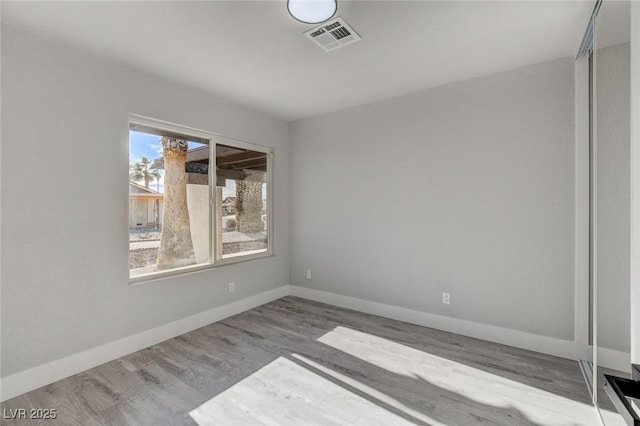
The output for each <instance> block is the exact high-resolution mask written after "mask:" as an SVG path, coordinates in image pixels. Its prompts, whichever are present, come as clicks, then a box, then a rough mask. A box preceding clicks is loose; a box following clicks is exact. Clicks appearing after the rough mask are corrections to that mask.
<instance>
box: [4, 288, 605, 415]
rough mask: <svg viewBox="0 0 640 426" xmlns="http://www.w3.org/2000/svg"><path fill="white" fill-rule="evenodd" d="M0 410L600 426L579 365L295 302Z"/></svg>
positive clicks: (87, 373)
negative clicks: (591, 425) (49, 409)
mask: <svg viewBox="0 0 640 426" xmlns="http://www.w3.org/2000/svg"><path fill="white" fill-rule="evenodd" d="M2 408H3V409H4V410H8V409H12V410H15V409H18V408H26V409H30V408H45V409H46V408H55V409H57V414H58V418H57V421H56V422H57V423H59V424H64V425H94V424H100V425H129V424H141V425H164V424H167V425H168V424H171V425H183V424H188V425H193V424H196V422H195V421H194V419H196V420H197V421H198V423H199V424H201V425H205V424H216V425H226V424H240V425H244V424H257V423H262V424H278V425H279V424H291V425H302V424H321V425H327V424H354V423H358V424H384V425H388V424H407V423H409V424H431V425H476V424H500V425H528V424H534V425H590V424H593V425H597V424H598V422H597V417H596V414H595V410H594V409H593V407H592V406H591V404H590V400H589V396H588V394H587V390H586V386H585V385H584V382H583V379H582V376H581V373H580V369H579V367H578V364H577V363H576V362H574V361H570V360H566V359H562V358H557V357H552V356H548V355H542V354H539V353H535V352H530V351H526V350H521V349H516V348H512V347H508V346H503V345H497V344H493V343H488V342H484V341H481V340H477V339H472V338H467V337H463V336H458V335H455V334H451V333H446V332H441V331H437V330H433V329H429V328H424V327H419V326H415V325H411V324H406V323H402V322H399V321H394V320H390V319H385V318H381V317H376V316H372V315H367V314H363V313H358V312H355V311H350V310H346V309H341V308H337V307H334V306H330V305H325V304H321V303H316V302H311V301H308V300H305V299H301V298H296V297H285V298H282V299H280V300H277V301H274V302H271V303H268V304H266V305H263V306H260V307H258V308H255V309H252V310H250V311H247V312H244V313H242V314H239V315H236V316H233V317H231V318H228V319H226V320H223V321H220V322H217V323H214V324H211V325H208V326H206V327H203V328H200V329H198V330H195V331H193V332H190V333H187V334H184V335H182V336H179V337H176V338H174V339H171V340H168V341H166V342H163V343H160V344H158V345H155V346H152V347H149V348H147V349H144V350H142V351H139V352H136V353H134V354H131V355H128V356H125V357H123V358H120V359H117V360H115V361H112V362H109V363H107V364H104V365H101V366H99V367H96V368H93V369H91V370H88V371H85V372H82V373H79V374H77V375H75V376H72V377H69V378H67V379H64V380H61V381H58V382H56V383H53V384H51V385H48V386H45V387H43V388H40V389H37V390H35V391H32V392H29V393H27V394H24V395H21V396H18V397H16V398H13V399H11V400H9V401H6V402H5V403H3V404H2ZM190 413H191V414H190ZM3 424H19V425H25V424H30V422H29V421H28V420H19V421H10V420H7V419H4V420H3Z"/></svg>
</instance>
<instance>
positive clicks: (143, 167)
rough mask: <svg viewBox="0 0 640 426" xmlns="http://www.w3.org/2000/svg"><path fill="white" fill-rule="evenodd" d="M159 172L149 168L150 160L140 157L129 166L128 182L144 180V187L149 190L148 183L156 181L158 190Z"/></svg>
mask: <svg viewBox="0 0 640 426" xmlns="http://www.w3.org/2000/svg"><path fill="white" fill-rule="evenodd" d="M161 177H162V176H161V175H160V172H159V171H158V170H156V169H152V168H151V160H149V159H148V158H147V157H145V156H144V155H143V156H142V157H140V160H138V161H134V162H133V163H131V164H130V165H129V180H131V181H133V182H139V181H141V180H144V187H145V188H149V182H150V181H151V180H152V179H156V180H157V181H158V188H160V178H161Z"/></svg>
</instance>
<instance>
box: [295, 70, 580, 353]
mask: <svg viewBox="0 0 640 426" xmlns="http://www.w3.org/2000/svg"><path fill="white" fill-rule="evenodd" d="M573 77H574V69H573V59H572V58H565V59H561V60H556V61H551V62H545V63H542V64H538V65H533V66H528V67H524V68H520V69H516V70H512V71H507V72H503V73H499V74H495V75H491V76H488V77H483V78H477V79H473V80H469V81H464V82H460V83H455V84H451V85H447V86H443V87H439V88H435V89H431V90H428V91H424V92H421V93H416V94H412V95H408V96H403V97H399V98H395V99H390V100H387V101H383V102H379V103H374V104H370V105H365V106H361V107H357V108H353V109H348V110H344V111H340V112H336V113H331V114H327V115H323V116H319V117H315V118H310V119H304V120H300V121H297V122H294V123H292V124H291V125H290V131H289V139H290V143H291V167H292V176H293V177H294V178H293V179H292V182H291V198H292V204H291V205H292V211H291V216H292V219H293V221H292V263H291V277H290V281H291V284H295V285H300V286H309V287H312V288H314V289H319V290H325V291H329V292H334V293H338V294H343V295H347V296H353V297H358V298H362V299H367V300H372V301H376V302H381V303H387V304H392V305H398V306H403V307H407V308H412V309H417V310H422V311H426V312H431V313H436V314H441V315H446V316H451V317H455V318H462V319H466V320H471V321H477V322H481V323H486V324H492V325H497V326H502V327H507V328H511V329H515V330H522V331H527V332H531V333H536V334H540V335H545V336H553V337H557V338H561V339H567V340H572V339H573V334H574V271H573V269H574V247H573V244H574V235H573V233H574V112H573V111H574V104H573V87H574V85H573ZM307 269H311V271H312V278H313V279H312V280H311V281H309V280H306V278H305V272H306V270H307ZM442 292H450V293H451V305H443V304H442V303H441V299H442Z"/></svg>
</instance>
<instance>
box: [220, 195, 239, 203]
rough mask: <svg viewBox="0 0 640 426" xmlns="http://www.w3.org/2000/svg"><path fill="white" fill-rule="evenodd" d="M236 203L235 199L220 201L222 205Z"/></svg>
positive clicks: (228, 198)
mask: <svg viewBox="0 0 640 426" xmlns="http://www.w3.org/2000/svg"><path fill="white" fill-rule="evenodd" d="M235 202H236V197H227V198H225V199H224V200H222V204H231V203H235Z"/></svg>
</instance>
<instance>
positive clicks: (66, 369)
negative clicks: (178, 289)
mask: <svg viewBox="0 0 640 426" xmlns="http://www.w3.org/2000/svg"><path fill="white" fill-rule="evenodd" d="M289 294H290V289H289V285H283V286H281V287H278V288H275V289H273V290H269V291H265V292H263V293H259V294H256V295H253V296H250V297H247V298H245V299H241V300H238V301H236V302H232V303H229V304H227V305H223V306H219V307H217V308H213V309H210V310H208V311H205V312H200V313H198V314H195V315H192V316H190V317H187V318H182V319H179V320H177V321H174V322H171V323H169V324H165V325H161V326H159V327H156V328H152V329H151V330H146V331H143V332H141V333H138V334H134V335H133V336H129V337H125V338H123V339H120V340H116V341H115V342H111V343H107V344H104V345H101V346H98V347H95V348H92V349H88V350H86V351H84V352H79V353H77V354H73V355H70V356H68V357H66V358H62V359H58V360H55V361H51V362H48V363H46V364H42V365H39V366H37V367H33V368H30V369H28V370H24V371H20V372H18V373H15V374H12V375H10V376H7V377H4V378H2V383H1V388H2V392H1V400H2V401H5V400H7V399H10V398H13V397H15V396H18V395H21V394H23V393H25V392H29V391H31V390H34V389H37V388H40V387H42V386H45V385H48V384H50V383H53V382H55V381H57V380H61V379H64V378H65V377H69V376H72V375H74V374H77V373H80V372H82V371H85V370H88V369H90V368H93V367H97V366H98V365H101V364H104V363H106V362H109V361H112V360H114V359H117V358H120V357H122V356H125V355H128V354H130V353H133V352H136V351H139V350H141V349H144V348H146V347H149V346H152V345H155V344H158V343H160V342H163V341H165V340H168V339H171V338H174V337H176V336H179V335H181V334H184V333H187V332H189V331H192V330H195V329H197V328H200V327H203V326H205V325H207V324H211V323H213V322H216V321H220V320H222V319H224V318H227V317H230V316H232V315H236V314H239V313H241V312H244V311H247V310H249V309H253V308H255V307H257V306H260V305H263V304H265V303H268V302H271V301H273V300H276V299H279V298H281V297H284V296H287V295H289Z"/></svg>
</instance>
